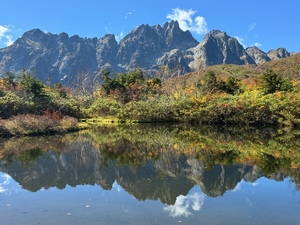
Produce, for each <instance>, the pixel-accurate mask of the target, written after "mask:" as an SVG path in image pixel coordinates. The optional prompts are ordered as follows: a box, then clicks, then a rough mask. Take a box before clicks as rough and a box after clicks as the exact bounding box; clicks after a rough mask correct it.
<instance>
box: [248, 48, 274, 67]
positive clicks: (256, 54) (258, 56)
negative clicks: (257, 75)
mask: <svg viewBox="0 0 300 225" xmlns="http://www.w3.org/2000/svg"><path fill="white" fill-rule="evenodd" d="M246 52H247V53H248V55H249V56H250V57H251V58H252V59H253V60H254V61H255V63H256V64H257V65H260V64H262V63H265V62H268V61H270V60H271V59H270V58H269V56H268V55H267V54H266V53H265V52H263V51H262V50H260V49H259V48H258V47H256V46H252V47H248V48H246Z"/></svg>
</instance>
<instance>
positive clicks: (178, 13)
mask: <svg viewBox="0 0 300 225" xmlns="http://www.w3.org/2000/svg"><path fill="white" fill-rule="evenodd" d="M196 12H197V11H194V10H192V9H189V10H183V9H179V8H176V9H172V13H171V14H169V15H167V18H168V19H170V20H177V21H178V23H179V26H180V28H181V29H182V30H183V31H186V30H189V31H191V32H195V33H197V34H205V33H207V23H206V21H205V18H204V17H201V16H197V17H196V18H195V19H193V18H192V16H193V15H194V14H195V13H196Z"/></svg>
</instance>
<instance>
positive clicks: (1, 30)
mask: <svg viewBox="0 0 300 225" xmlns="http://www.w3.org/2000/svg"><path fill="white" fill-rule="evenodd" d="M9 32H11V29H10V28H9V27H7V26H1V25H0V44H4V45H5V46H9V45H11V44H12V43H13V40H12V39H13V37H12V36H11V35H9V34H8V33H9Z"/></svg>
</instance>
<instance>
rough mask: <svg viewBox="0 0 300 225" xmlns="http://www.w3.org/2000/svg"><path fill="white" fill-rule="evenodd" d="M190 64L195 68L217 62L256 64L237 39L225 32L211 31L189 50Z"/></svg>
mask: <svg viewBox="0 0 300 225" xmlns="http://www.w3.org/2000/svg"><path fill="white" fill-rule="evenodd" d="M187 55H188V57H189V59H190V63H189V66H190V67H191V68H193V69H197V68H203V67H207V66H212V65H217V64H237V65H244V64H255V61H254V60H253V59H252V58H251V57H250V56H249V55H248V54H247V52H246V51H245V49H244V48H243V46H242V45H241V44H240V43H239V42H238V40H237V39H235V38H232V37H230V36H228V35H227V34H226V33H225V32H222V31H219V30H214V31H211V32H209V33H208V34H207V35H206V36H205V37H204V39H203V41H202V42H201V43H200V44H199V45H198V46H197V47H195V48H192V49H189V50H188V54H187Z"/></svg>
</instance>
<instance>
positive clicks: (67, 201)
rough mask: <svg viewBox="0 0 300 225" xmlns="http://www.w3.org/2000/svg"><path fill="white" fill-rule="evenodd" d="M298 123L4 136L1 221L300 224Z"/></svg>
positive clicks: (0, 149)
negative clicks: (286, 128)
mask: <svg viewBox="0 0 300 225" xmlns="http://www.w3.org/2000/svg"><path fill="white" fill-rule="evenodd" d="M298 140H300V139H299V133H298V132H297V131H293V132H292V131H284V130H273V129H270V128H268V129H249V130H243V129H231V128H230V129H217V128H210V127H201V128H199V127H198V128H195V127H189V126H183V125H173V126H163V125H160V126H158V125H156V126H154V125H142V126H139V125H134V126H118V127H101V128H95V129H93V130H88V131H83V132H79V133H72V134H67V135H63V136H61V135H57V136H49V137H26V138H11V139H1V140H0V215H1V216H0V225H2V224H3V225H4V224H5V225H7V224H9V225H15V224H23V225H27V224H31V225H32V224H43V225H47V224H72V225H74V224H105V225H106V224H122V225H123V224H205V225H207V224H211V225H223V224H224V225H225V224H231V225H235V224H239V225H248V224H249V225H250V224H260V225H261V224H278V225H279V224H285V225H288V224H299V222H300V192H299V190H300V169H299V168H300V149H299V146H300V141H298Z"/></svg>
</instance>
